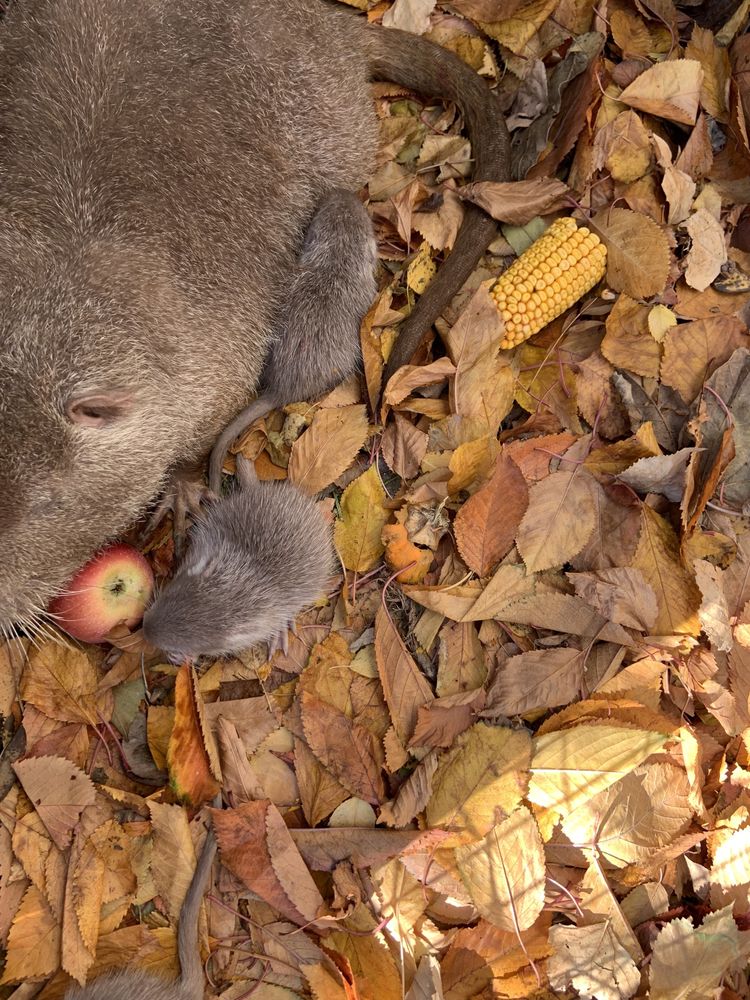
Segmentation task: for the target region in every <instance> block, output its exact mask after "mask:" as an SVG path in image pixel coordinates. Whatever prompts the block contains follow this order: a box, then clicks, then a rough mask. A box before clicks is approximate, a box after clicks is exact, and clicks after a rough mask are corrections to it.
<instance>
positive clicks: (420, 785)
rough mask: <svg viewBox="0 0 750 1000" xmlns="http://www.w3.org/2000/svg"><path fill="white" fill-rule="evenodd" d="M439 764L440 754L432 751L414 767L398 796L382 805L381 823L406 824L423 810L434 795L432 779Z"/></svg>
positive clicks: (379, 817) (379, 819)
mask: <svg viewBox="0 0 750 1000" xmlns="http://www.w3.org/2000/svg"><path fill="white" fill-rule="evenodd" d="M437 765H438V756H437V754H436V753H435V752H434V751H432V752H430V753H428V754H427V756H426V757H424V758H423V759H422V760H421V761H420V762H419V764H417V766H416V767H415V768H414V770H413V771H412V772H411V774H410V775H409V777H408V778H407V779H406V781H405V782H404V783H403V785H402V786H401V787H400V788H399V790H398V793H397V794H396V798H395V799H394V800H393V801H392V802H386V803H384V805H383V806H382V807H381V810H380V815H379V816H378V822H379V823H386V824H387V825H388V826H406V825H407V824H408V823H411V821H412V820H413V819H415V817H416V816H417V815H418V814H419V813H421V812H422V810H423V809H424V808H425V806H426V805H427V802H428V801H429V798H430V796H431V795H432V779H433V776H434V774H435V771H436V769H437Z"/></svg>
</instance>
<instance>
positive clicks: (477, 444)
mask: <svg viewBox="0 0 750 1000" xmlns="http://www.w3.org/2000/svg"><path fill="white" fill-rule="evenodd" d="M499 447H500V446H499V445H498V443H497V441H496V440H495V437H494V436H493V435H488V436H485V437H481V438H477V439H476V440H475V441H467V442H466V443H465V444H460V445H459V446H458V448H456V450H455V451H454V452H453V454H452V455H451V459H450V462H449V463H448V468H449V469H450V470H451V477H450V479H449V480H448V492H449V493H451V494H453V493H459V492H460V491H461V490H465V489H467V488H468V487H469V486H472V485H474V484H475V483H477V482H480V481H481V480H482V479H484V478H485V477H486V475H487V473H488V472H489V470H490V469H491V468H492V466H493V464H494V462H495V458H496V457H497V453H498V450H499Z"/></svg>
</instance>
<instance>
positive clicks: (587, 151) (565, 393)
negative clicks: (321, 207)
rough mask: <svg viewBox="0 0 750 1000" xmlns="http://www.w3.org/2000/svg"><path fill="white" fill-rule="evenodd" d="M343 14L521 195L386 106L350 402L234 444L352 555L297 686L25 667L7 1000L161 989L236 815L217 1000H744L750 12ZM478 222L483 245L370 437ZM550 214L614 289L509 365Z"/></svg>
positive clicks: (749, 713) (246, 666)
mask: <svg viewBox="0 0 750 1000" xmlns="http://www.w3.org/2000/svg"><path fill="white" fill-rule="evenodd" d="M349 2H350V3H351V4H352V5H353V6H355V7H359V8H360V9H361V10H362V11H365V9H366V8H369V10H368V11H367V16H368V17H369V18H370V19H371V20H372V21H380V20H382V21H383V22H384V23H385V24H391V25H395V26H399V27H403V28H406V29H407V30H411V31H417V32H420V33H424V32H426V33H427V34H428V36H429V37H431V38H433V39H434V40H436V41H438V42H440V43H441V44H443V45H445V46H447V47H448V48H450V49H452V50H453V51H454V52H456V53H457V54H458V55H459V56H460V57H461V58H463V59H465V60H466V61H467V62H468V63H469V64H470V65H472V66H473V67H474V68H475V69H477V70H478V71H479V72H480V73H482V75H483V76H485V77H486V78H487V79H488V80H489V81H491V82H493V83H494V84H495V86H496V90H497V94H498V99H499V100H500V101H501V102H502V106H503V108H504V110H505V111H506V113H507V116H508V121H509V124H510V126H511V129H512V136H513V149H514V164H515V167H514V170H515V177H514V181H513V182H512V183H511V184H489V183H481V182H478V183H471V184H466V183H465V181H466V179H467V178H468V177H469V176H470V173H471V151H470V148H469V145H468V143H467V142H466V140H465V139H464V138H463V136H462V133H461V122H460V120H459V119H458V118H457V116H456V111H455V109H454V108H452V107H444V106H442V105H440V104H436V103H434V102H429V101H427V102H424V101H423V100H422V99H419V100H418V99H417V98H416V97H415V96H414V95H413V94H409V93H405V92H403V91H402V90H400V89H399V88H397V87H394V86H389V85H387V84H379V85H377V87H375V88H374V96H375V101H376V108H377V111H378V114H379V117H380V121H381V130H382V144H381V155H380V161H379V165H378V169H377V171H376V173H375V174H374V176H373V178H372V180H371V182H370V185H369V189H368V191H367V192H366V194H367V196H368V199H369V207H370V211H371V213H372V216H373V219H374V222H375V225H376V229H377V233H378V237H379V245H380V253H381V268H380V293H379V295H378V298H377V301H376V302H375V303H374V304H373V307H372V309H371V310H370V313H369V314H368V316H367V318H366V320H365V323H364V324H363V329H362V343H363V352H364V359H365V364H364V375H363V377H362V378H361V379H355V380H352V381H351V382H349V383H347V384H344V385H342V386H340V387H339V388H338V389H336V390H335V391H334V392H333V393H331V394H330V395H329V396H328V397H327V398H326V399H324V400H323V401H321V402H319V403H318V404H317V405H311V404H307V403H300V404H298V405H297V404H295V405H293V406H290V407H287V408H286V410H285V411H284V412H283V413H282V412H277V413H274V414H273V415H272V416H271V417H269V418H268V419H267V420H266V421H265V422H261V423H259V424H257V425H256V426H254V427H253V428H252V429H251V430H250V431H249V432H248V433H247V434H246V435H245V437H244V439H243V440H242V441H241V442H240V443H239V450H241V451H242V452H243V454H245V455H246V456H247V457H249V458H251V459H254V460H255V463H256V468H257V470H258V472H259V475H260V476H261V477H262V478H282V477H284V476H287V475H288V476H289V478H290V479H291V480H292V481H293V482H295V483H296V484H297V485H298V486H299V487H300V488H301V489H304V490H305V491H307V492H308V493H310V494H311V495H319V494H320V495H321V499H320V503H321V504H322V505H323V507H324V509H325V511H326V512H327V514H328V516H329V517H330V518H331V519H332V521H334V524H335V526H334V534H335V541H336V546H337V550H338V553H339V556H340V559H341V564H342V573H341V574H340V575H339V576H338V577H337V578H336V579H333V580H331V585H330V591H329V597H328V599H327V600H324V601H321V602H319V605H318V606H317V607H315V608H313V609H311V610H310V611H308V612H306V613H305V614H303V615H302V616H301V619H300V621H299V623H298V624H299V629H298V635H297V636H296V637H293V638H292V639H291V643H290V647H289V650H288V652H287V653H286V654H283V653H278V654H277V655H276V656H275V657H274V658H273V659H272V660H271V661H270V662H266V661H265V660H264V657H263V655H262V653H260V652H258V651H252V652H250V653H248V654H247V655H246V656H244V657H242V658H240V659H236V660H229V661H217V662H213V663H208V664H206V665H205V669H204V670H203V672H202V673H201V674H200V676H199V677H197V676H195V675H193V674H191V673H190V672H189V671H188V669H187V667H181V668H172V667H169V666H167V665H165V664H163V663H160V662H159V660H158V658H155V657H151V658H149V659H147V660H146V669H145V671H144V672H143V673H142V671H141V655H140V653H139V652H137V651H133V650H132V648H128V642H127V641H126V639H127V637H124V638H123V642H122V645H123V647H124V651H123V652H122V654H121V655H120V657H119V659H116V661H115V662H114V665H112V661H113V659H114V658H113V657H112V656H111V655H110V656H109V657H106V658H105V654H106V650H104V649H99V648H87V649H86V650H81V649H72V648H70V649H65V648H61V647H59V646H56V645H53V644H50V643H47V642H45V643H42V644H40V645H32V644H31V643H29V642H27V641H25V640H24V641H19V643H16V644H14V645H10V646H7V647H5V648H3V649H2V650H0V660H2V663H1V664H0V666H2V670H0V710H1V711H2V716H3V719H4V732H5V737H6V747H5V753H4V756H3V760H2V765H1V767H0V778H1V780H2V789H1V791H2V798H1V799H0V940H1V941H2V944H3V947H4V949H5V956H6V957H5V965H4V971H3V977H2V986H0V990H2V995H3V996H21V993H17V992H15V991H16V989H17V986H16V984H18V983H22V984H24V983H28V982H29V981H34V980H36V981H39V982H40V983H43V985H42V988H41V992H40V993H39V994H38V995H39V996H40V997H41V998H43V1000H54V998H57V997H61V996H62V995H63V993H64V992H65V990H66V988H67V987H68V986H69V985H70V984H71V982H73V981H78V982H84V981H85V980H86V979H89V980H90V979H91V978H93V977H94V976H95V975H96V974H97V973H99V972H101V971H102V970H103V969H106V968H109V967H112V966H128V967H136V966H137V967H142V968H145V969H148V970H150V971H152V972H157V973H161V974H164V975H167V976H169V975H174V973H175V971H176V960H175V927H176V923H177V918H178V915H179V910H180V905H181V902H182V899H183V897H184V894H185V891H186V889H187V886H188V884H189V881H190V878H191V876H192V871H193V867H194V864H195V858H196V853H197V851H198V850H199V849H200V843H199V842H200V840H201V838H202V836H203V835H204V830H205V823H204V821H205V819H206V816H207V812H208V805H207V804H208V803H209V802H210V800H211V799H212V798H213V796H214V795H215V793H216V791H217V789H219V788H220V787H221V788H223V789H224V795H225V799H226V801H227V802H228V804H229V806H230V808H228V809H226V810H224V811H223V812H222V813H220V814H216V813H215V814H214V816H215V819H214V822H215V826H216V830H217V835H218V840H219V845H220V859H221V864H220V865H217V866H216V870H215V873H214V880H213V885H212V889H211V891H210V893H209V895H208V897H207V900H206V905H205V916H206V919H205V922H204V923H203V925H202V930H201V934H202V939H201V948H202V951H203V955H204V958H205V959H206V971H207V977H208V982H209V993H210V995H213V996H221V997H225V998H227V1000H238V998H239V997H242V996H253V997H255V998H256V1000H295V998H304V997H310V996H312V997H315V998H319V1000H329V998H331V1000H337V998H342V1000H344V998H361V1000H392V998H393V1000H402V998H404V997H406V998H408V1000H433V998H434V1000H439V998H443V1000H469V998H474V997H476V998H483V1000H487V998H491V997H552V996H571V997H574V996H582V997H596V998H600V1000H626V998H629V997H634V996H637V997H646V996H650V997H652V998H655V1000H672V998H674V1000H677V998H695V1000H698V998H703V997H721V998H722V1000H734V998H738V997H739V998H743V997H744V998H747V997H748V996H750V990H749V989H748V977H747V965H748V955H749V954H750V936H749V930H748V928H750V603H749V602H750V532H749V531H748V519H747V516H746V515H747V514H749V513H750V378H749V377H748V376H749V375H750V338H749V337H748V330H747V326H746V320H747V316H748V311H749V310H750V278H748V273H750V213H748V209H747V208H746V205H747V203H748V202H750V181H748V176H750V145H749V143H748V125H749V122H748V116H750V89H749V85H748V75H747V66H748V60H749V59H750V36H748V35H746V34H743V32H744V30H745V28H746V25H747V19H748V7H749V6H750V4H748V2H747V0H745V2H744V3H736V4H733V5H721V4H719V5H715V9H714V10H713V13H712V10H711V9H709V5H707V4H698V5H693V4H691V5H687V4H684V5H681V7H679V8H676V7H675V6H673V5H672V3H671V0H659V2H658V3H656V2H649V3H646V4H643V5H640V4H639V5H634V4H629V3H626V2H611V3H607V4H606V5H604V6H603V5H602V4H599V5H598V6H596V8H595V7H594V6H593V4H592V3H590V2H587V0H542V2H539V0H531V2H524V0H453V2H452V3H439V4H436V3H435V0H395V2H394V3H393V4H390V3H388V2H375V3H373V2H370V0H349ZM712 18H713V19H712ZM500 58H501V60H502V62H501V61H500ZM501 65H504V67H505V68H504V70H502V71H501V70H500V66H501ZM467 200H469V201H473V202H475V203H476V204H478V205H480V206H481V207H482V208H483V209H484V210H486V211H488V212H490V213H491V214H493V215H494V216H495V217H496V218H497V219H498V220H499V221H500V222H501V224H502V226H501V230H500V232H499V235H498V237H497V239H496V240H495V241H494V243H493V244H492V246H491V247H490V250H489V252H488V253H487V255H486V256H485V258H484V260H483V261H482V263H481V265H480V266H479V267H478V268H477V270H476V272H475V274H474V275H473V277H472V279H471V280H470V281H469V282H468V283H467V286H466V288H465V289H464V290H463V292H462V293H461V294H460V295H459V296H458V297H457V299H456V300H455V301H454V303H453V304H452V306H451V308H450V309H449V310H447V311H446V313H445V314H444V315H443V317H442V318H441V319H440V321H439V322H438V324H437V328H436V335H435V338H434V341H433V343H432V344H431V345H427V346H426V347H425V348H424V349H423V350H422V351H421V353H420V354H419V356H418V357H417V358H415V359H414V363H413V364H412V365H409V366H407V367H406V368H402V369H401V370H400V371H399V372H398V373H397V374H396V375H395V376H394V378H393V379H392V380H391V381H390V383H389V385H388V386H387V388H386V391H385V394H384V398H383V401H382V405H376V404H378V392H379V383H380V377H381V372H382V368H383V364H384V359H385V357H387V354H388V351H389V349H390V347H391V345H392V343H393V341H394V337H395V336H396V329H397V326H398V323H399V322H400V320H401V319H403V317H404V316H405V315H407V314H408V311H409V309H410V307H411V304H412V303H413V301H414V299H415V297H416V296H418V295H419V294H420V293H421V292H422V291H423V290H424V288H425V287H426V286H427V284H428V283H429V281H431V280H432V279H433V277H434V274H435V272H436V265H437V264H438V263H439V260H440V258H441V257H442V255H443V253H444V252H446V251H449V250H450V247H451V245H452V243H453V240H454V239H455V235H456V232H457V230H458V227H459V225H460V222H461V218H462V214H463V204H464V202H465V201H467ZM561 213H568V214H570V213H573V214H574V215H575V216H576V217H577V218H578V219H579V220H581V221H582V222H585V223H586V224H587V225H588V226H589V228H591V229H592V231H594V232H595V233H597V235H599V237H600V238H601V239H602V240H603V241H604V242H605V244H606V246H607V250H608V269H607V275H606V279H605V281H604V282H603V283H602V284H601V285H600V286H599V287H598V288H597V289H595V290H594V292H592V293H591V294H590V295H588V296H587V297H586V298H585V299H584V300H583V301H582V302H580V303H579V304H578V305H577V306H576V307H574V308H573V309H572V310H569V311H568V312H567V313H566V314H565V315H564V316H562V317H560V318H559V319H558V320H556V321H555V322H553V323H552V324H550V325H549V326H548V327H547V328H545V330H543V331H542V332H541V333H540V334H538V335H537V336H535V337H533V338H532V339H531V340H530V341H528V342H527V343H525V344H523V345H521V346H520V347H518V348H516V349H515V350H513V351H500V350H499V343H500V341H501V339H502V335H503V331H502V327H501V323H500V320H499V318H498V314H497V312H496V310H495V307H494V305H493V303H492V300H491V298H490V296H489V294H488V287H489V285H488V282H489V281H490V280H491V279H492V278H493V277H495V276H496V275H497V274H498V273H500V272H501V271H502V270H503V269H504V268H505V267H506V266H507V264H508V263H509V262H510V261H511V260H512V259H513V257H514V256H515V255H516V254H518V253H520V252H522V251H523V250H524V249H525V248H526V246H528V245H529V243H530V242H531V241H532V240H533V239H534V238H535V237H536V236H538V235H539V233H540V232H541V231H542V229H543V226H544V224H546V223H547V222H548V221H549V220H550V219H551V218H553V217H554V216H555V215H559V214H561ZM149 558H150V559H151V561H152V563H153V565H154V567H155V569H156V571H157V573H158V574H162V575H163V574H166V573H167V572H168V570H169V568H170V564H171V559H172V553H171V544H170V542H169V540H168V537H167V536H166V534H165V533H161V534H159V535H158V536H157V537H156V538H154V539H153V542H152V545H151V546H150V549H149ZM21 647H25V653H26V655H25V656H21V655H20V654H21V652H23V651H24V650H22V649H21ZM20 989H21V990H23V989H25V987H24V986H23V985H22V986H21V987H20ZM23 995H24V996H26V995H27V994H26V993H23Z"/></svg>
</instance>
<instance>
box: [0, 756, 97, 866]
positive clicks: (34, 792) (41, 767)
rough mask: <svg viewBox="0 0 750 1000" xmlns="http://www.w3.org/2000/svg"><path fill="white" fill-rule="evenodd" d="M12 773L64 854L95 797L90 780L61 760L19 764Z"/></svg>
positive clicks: (43, 760)
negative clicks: (82, 815) (85, 811)
mask: <svg viewBox="0 0 750 1000" xmlns="http://www.w3.org/2000/svg"><path fill="white" fill-rule="evenodd" d="M13 770H14V771H15V772H16V774H17V775H18V779H19V781H20V782H21V784H22V785H23V789H24V791H25V792H26V794H27V795H28V797H29V798H30V799H31V801H32V803H33V805H34V808H35V809H36V811H37V813H38V814H39V816H40V818H41V820H42V822H43V823H44V825H45V827H46V829H47V832H48V833H49V835H50V837H51V838H52V840H53V841H54V843H55V844H56V845H57V847H59V848H60V850H65V848H66V847H68V846H69V845H70V839H71V835H72V831H73V828H74V827H75V825H76V823H77V822H78V820H79V818H80V816H81V813H82V812H83V810H84V809H85V808H86V806H90V805H93V802H94V799H95V797H96V790H95V788H94V785H93V783H92V781H91V779H90V778H89V777H88V775H86V774H84V773H83V771H81V770H80V769H79V768H77V767H76V766H75V764H71V763H70V761H68V760H64V759H63V758H62V757H31V758H28V759H27V760H19V761H18V762H17V763H16V764H14V765H13Z"/></svg>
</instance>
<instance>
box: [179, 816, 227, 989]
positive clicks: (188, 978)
mask: <svg viewBox="0 0 750 1000" xmlns="http://www.w3.org/2000/svg"><path fill="white" fill-rule="evenodd" d="M214 805H215V806H217V807H220V805H221V798H220V797H219V798H217V799H216V800H214ZM215 857H216V835H215V833H214V831H213V827H210V828H209V830H208V833H207V834H206V839H205V841H204V842H203V850H202V851H201V855H200V857H199V858H198V864H197V865H196V867H195V872H194V874H193V878H192V881H191V883H190V885H189V886H188V891H187V895H186V896H185V900H184V902H183V904H182V909H181V911H180V923H179V925H178V927H177V954H178V957H179V959H180V1000H201V998H202V997H203V963H202V962H201V958H200V951H199V948H198V918H199V916H200V909H201V903H202V902H203V896H204V894H205V892H206V887H207V884H208V877H209V874H210V872H211V865H212V864H213V863H214V858H215Z"/></svg>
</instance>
